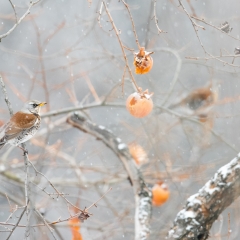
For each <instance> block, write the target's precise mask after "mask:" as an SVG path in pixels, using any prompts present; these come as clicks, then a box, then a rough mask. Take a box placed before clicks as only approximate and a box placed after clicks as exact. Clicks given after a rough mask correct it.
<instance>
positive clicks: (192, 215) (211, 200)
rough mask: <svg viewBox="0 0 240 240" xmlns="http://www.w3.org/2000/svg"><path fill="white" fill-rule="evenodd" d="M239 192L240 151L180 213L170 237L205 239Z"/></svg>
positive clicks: (186, 239) (191, 197) (190, 198)
mask: <svg viewBox="0 0 240 240" xmlns="http://www.w3.org/2000/svg"><path fill="white" fill-rule="evenodd" d="M239 195H240V153H239V154H238V156H237V157H236V158H234V159H233V160H232V161H231V162H230V163H228V164H226V165H225V166H223V167H221V168H220V169H219V170H218V171H217V172H216V173H215V175H214V177H212V179H211V180H209V181H208V182H207V183H206V184H205V185H204V186H203V187H202V188H201V189H200V190H199V191H198V193H196V194H194V195H192V196H190V197H189V198H188V199H187V203H186V205H185V207H184V208H183V209H182V210H181V211H180V212H179V213H178V214H177V217H176V219H175V220H174V226H173V228H172V229H171V230H170V231H169V232H168V239H178V240H180V239H181V240H190V239H191V240H195V239H196V240H205V239H207V238H208V236H209V231H210V229H211V227H212V224H213V223H214V221H216V220H217V219H218V217H219V215H220V214H221V213H222V212H223V211H224V209H226V208H227V207H228V206H229V205H230V204H231V203H232V202H234V200H235V199H236V198H238V197H239Z"/></svg>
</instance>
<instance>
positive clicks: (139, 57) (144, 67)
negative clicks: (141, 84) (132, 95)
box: [133, 47, 153, 74]
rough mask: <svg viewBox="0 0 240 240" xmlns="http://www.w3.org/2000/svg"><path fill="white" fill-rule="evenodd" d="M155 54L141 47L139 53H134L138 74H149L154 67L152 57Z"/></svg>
mask: <svg viewBox="0 0 240 240" xmlns="http://www.w3.org/2000/svg"><path fill="white" fill-rule="evenodd" d="M151 54H153V52H147V51H145V48H144V47H141V48H140V50H139V52H138V53H134V55H135V56H134V62H133V64H134V66H135V72H136V74H145V73H148V72H149V71H150V70H151V69H152V66H153V59H152V57H151V56H150V55H151Z"/></svg>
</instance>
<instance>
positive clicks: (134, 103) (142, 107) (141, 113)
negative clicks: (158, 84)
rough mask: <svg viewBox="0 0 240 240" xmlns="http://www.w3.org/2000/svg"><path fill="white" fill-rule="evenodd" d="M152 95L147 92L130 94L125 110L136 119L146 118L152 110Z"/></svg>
mask: <svg viewBox="0 0 240 240" xmlns="http://www.w3.org/2000/svg"><path fill="white" fill-rule="evenodd" d="M152 95H153V93H149V92H148V90H145V91H144V92H135V93H132V94H131V95H130V96H129V97H128V98H127V101H126V107H127V110H128V111H129V112H130V114H131V115H133V116H134V117H136V118H142V117H145V116H147V115H148V114H149V113H150V112H151V111H152V109H153V101H152V99H151V97H152Z"/></svg>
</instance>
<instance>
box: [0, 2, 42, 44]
mask: <svg viewBox="0 0 240 240" xmlns="http://www.w3.org/2000/svg"><path fill="white" fill-rule="evenodd" d="M40 1H41V0H37V1H36V2H32V1H30V4H29V6H28V9H27V11H26V12H25V13H24V14H23V15H22V17H21V18H19V19H18V20H17V22H16V23H15V24H14V25H13V27H12V28H11V29H9V30H8V31H7V32H6V33H4V34H2V35H0V42H1V39H2V38H5V37H7V36H8V35H9V34H11V33H12V32H13V31H14V30H15V28H16V27H17V26H18V25H19V24H20V23H21V22H22V20H23V19H24V18H25V17H26V16H27V15H28V14H29V13H30V9H31V8H32V6H34V5H35V4H37V3H38V2H40ZM12 6H13V5H12ZM14 10H15V8H14ZM15 15H16V14H15Z"/></svg>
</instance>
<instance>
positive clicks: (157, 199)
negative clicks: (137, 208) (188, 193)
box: [152, 183, 170, 206]
mask: <svg viewBox="0 0 240 240" xmlns="http://www.w3.org/2000/svg"><path fill="white" fill-rule="evenodd" d="M152 195H153V196H152V204H153V205H154V206H161V205H162V204H164V203H165V202H166V201H167V200H168V199H169V196H170V192H169V190H168V187H167V185H166V184H165V183H156V184H155V185H154V186H153V188H152Z"/></svg>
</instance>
